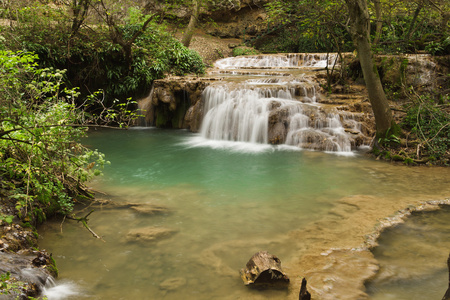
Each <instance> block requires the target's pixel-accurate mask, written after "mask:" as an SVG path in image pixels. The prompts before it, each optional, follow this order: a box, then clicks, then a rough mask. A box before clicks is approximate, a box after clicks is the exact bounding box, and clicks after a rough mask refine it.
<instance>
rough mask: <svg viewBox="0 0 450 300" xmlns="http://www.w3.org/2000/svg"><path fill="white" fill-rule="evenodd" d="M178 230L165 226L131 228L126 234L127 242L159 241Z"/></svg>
mask: <svg viewBox="0 0 450 300" xmlns="http://www.w3.org/2000/svg"><path fill="white" fill-rule="evenodd" d="M175 232H176V231H175V230H172V229H168V228H163V227H142V228H135V229H131V230H130V231H129V232H128V234H127V235H126V241H127V242H157V241H159V240H161V239H164V238H168V237H169V236H171V235H173V234H174V233H175Z"/></svg>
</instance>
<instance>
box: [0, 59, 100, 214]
mask: <svg viewBox="0 0 450 300" xmlns="http://www.w3.org/2000/svg"><path fill="white" fill-rule="evenodd" d="M36 59H37V56H36V55H34V54H30V53H25V52H11V51H0V75H1V76H0V103H1V108H0V177H2V178H3V179H5V180H8V181H10V182H11V184H10V186H9V190H10V194H9V198H10V199H11V200H13V201H14V202H15V208H16V211H17V215H18V216H19V217H21V218H26V217H31V218H32V219H34V220H37V221H43V220H45V218H46V214H47V213H57V212H58V213H69V212H70V211H71V210H72V208H73V203H74V200H73V198H74V197H76V196H77V195H78V194H80V192H82V191H83V186H82V185H83V183H84V182H86V181H87V180H89V179H90V178H91V177H92V176H93V175H94V169H93V166H94V164H95V163H97V165H98V166H99V167H101V166H102V165H103V164H104V163H105V160H104V158H103V155H102V154H101V153H99V152H97V151H90V150H88V149H86V148H85V147H83V146H82V145H81V144H79V143H78V141H79V139H80V138H81V137H83V136H84V135H85V132H86V129H85V128H84V127H82V124H80V121H82V120H83V119H84V118H85V115H84V114H83V113H82V112H81V111H80V110H78V109H77V108H76V106H75V104H74V102H73V101H75V99H76V96H77V95H78V92H76V90H70V89H67V88H65V89H63V88H62V86H61V85H62V83H63V77H64V73H65V72H64V71H62V70H56V69H52V68H44V69H42V68H38V67H37V63H36Z"/></svg>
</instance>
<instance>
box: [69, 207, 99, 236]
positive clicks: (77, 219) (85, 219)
mask: <svg viewBox="0 0 450 300" xmlns="http://www.w3.org/2000/svg"><path fill="white" fill-rule="evenodd" d="M94 211H95V210H91V211H90V212H89V213H88V214H87V215H86V216H84V217H81V218H76V217H75V216H66V217H67V219H70V220H75V221H77V222H81V223H82V224H83V226H84V227H85V228H86V229H87V230H88V231H89V232H90V233H91V234H92V235H93V236H94V237H95V238H97V239H100V240H102V241H103V242H105V240H104V239H103V238H102V237H101V236H99V235H98V234H96V233H95V232H94V231H93V230H92V229H91V228H90V227H89V225H88V224H87V223H88V221H89V220H88V217H89V215H90V214H92V213H93V212H94Z"/></svg>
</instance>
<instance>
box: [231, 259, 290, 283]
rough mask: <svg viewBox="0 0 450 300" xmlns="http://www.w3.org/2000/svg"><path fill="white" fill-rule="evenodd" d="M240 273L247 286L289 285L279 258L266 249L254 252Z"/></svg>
mask: <svg viewBox="0 0 450 300" xmlns="http://www.w3.org/2000/svg"><path fill="white" fill-rule="evenodd" d="M240 273H241V277H242V280H243V281H244V283H245V284H246V285H248V286H253V287H261V288H266V287H272V288H286V287H287V286H288V285H289V277H288V276H287V275H286V274H285V273H284V272H283V270H282V269H281V261H280V259H279V258H278V257H276V256H275V255H272V254H270V253H268V252H267V251H260V252H258V253H256V254H254V255H253V256H252V258H250V260H249V261H248V262H247V264H246V266H245V268H244V269H241V271H240Z"/></svg>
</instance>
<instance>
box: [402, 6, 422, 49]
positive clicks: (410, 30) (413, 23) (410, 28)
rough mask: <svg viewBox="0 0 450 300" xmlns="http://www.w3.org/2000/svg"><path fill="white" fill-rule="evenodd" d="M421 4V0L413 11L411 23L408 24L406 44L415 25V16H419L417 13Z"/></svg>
mask: <svg viewBox="0 0 450 300" xmlns="http://www.w3.org/2000/svg"><path fill="white" fill-rule="evenodd" d="M423 5H424V4H423V2H420V3H419V4H417V8H416V10H415V11H414V16H413V18H412V20H411V24H410V25H409V29H408V33H407V35H406V46H408V44H409V40H410V39H411V36H412V33H413V30H414V26H415V25H416V21H417V17H419V14H420V11H421V10H422V8H423Z"/></svg>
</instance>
